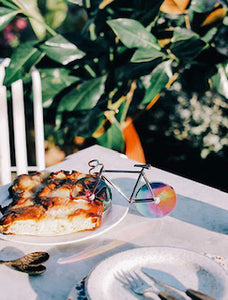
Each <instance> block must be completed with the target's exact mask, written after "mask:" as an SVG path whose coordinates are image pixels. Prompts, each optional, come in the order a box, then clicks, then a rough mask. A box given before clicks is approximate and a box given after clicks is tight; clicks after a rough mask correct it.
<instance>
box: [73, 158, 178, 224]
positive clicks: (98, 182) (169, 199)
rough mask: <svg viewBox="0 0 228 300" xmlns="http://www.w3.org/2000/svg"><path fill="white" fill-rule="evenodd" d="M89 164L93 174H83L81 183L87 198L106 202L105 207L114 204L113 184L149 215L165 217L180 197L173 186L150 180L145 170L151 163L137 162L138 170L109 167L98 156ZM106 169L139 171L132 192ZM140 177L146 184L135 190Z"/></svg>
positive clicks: (123, 171)
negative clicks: (108, 176)
mask: <svg viewBox="0 0 228 300" xmlns="http://www.w3.org/2000/svg"><path fill="white" fill-rule="evenodd" d="M88 165H89V167H90V170H89V174H91V177H85V178H82V179H80V180H78V183H79V184H81V185H82V186H83V188H84V192H85V191H86V197H87V199H88V200H91V201H93V200H98V201H102V202H104V211H106V210H107V209H108V208H109V207H110V205H111V200H112V193H111V189H110V187H112V188H114V189H115V190H116V191H117V192H118V193H119V194H120V195H121V196H122V197H123V198H124V199H125V200H127V202H128V203H129V204H135V206H136V209H137V210H138V211H139V212H140V213H141V214H142V215H144V216H146V217H151V218H158V217H163V216H165V215H168V214H169V213H170V212H171V211H172V210H173V209H174V208H175V206H176V201H177V197H176V193H175V191H174V189H173V188H172V187H171V186H169V185H167V184H165V183H162V182H149V181H148V179H147V177H146V174H145V169H149V168H150V167H151V166H150V165H148V164H135V165H134V167H136V168H140V169H139V170H108V169H104V165H103V164H102V163H100V162H99V161H98V160H97V159H93V160H91V161H89V163H88ZM96 170H97V171H96ZM104 173H134V174H138V177H137V179H136V182H135V184H134V186H133V189H132V192H131V196H130V197H128V196H126V195H125V194H124V193H123V192H122V191H121V189H120V188H119V187H118V186H117V185H116V184H114V183H113V182H112V181H111V180H110V179H108V178H107V177H106V176H105V175H104ZM141 178H143V179H144V181H145V184H144V185H143V186H141V187H140V188H139V189H138V190H136V189H137V186H138V184H139V182H140V179H141Z"/></svg>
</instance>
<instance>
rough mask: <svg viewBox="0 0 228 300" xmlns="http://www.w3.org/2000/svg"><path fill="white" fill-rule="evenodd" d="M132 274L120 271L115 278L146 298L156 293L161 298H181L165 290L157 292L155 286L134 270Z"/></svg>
mask: <svg viewBox="0 0 228 300" xmlns="http://www.w3.org/2000/svg"><path fill="white" fill-rule="evenodd" d="M133 274H134V275H133ZM133 274H132V273H126V272H121V273H118V277H117V279H118V280H119V281H120V282H121V283H122V284H124V285H125V286H128V287H129V288H130V289H131V290H132V291H133V292H135V293H136V294H139V295H143V296H144V297H146V298H151V296H152V297H153V296H155V295H157V296H158V297H159V298H160V299H162V300H179V299H181V298H176V297H174V296H172V295H169V294H167V293H166V292H159V290H158V289H157V288H156V287H152V286H151V285H149V284H148V283H147V282H146V281H145V280H144V279H143V278H142V277H141V276H139V274H137V273H136V272H133ZM182 299H183V298H182Z"/></svg>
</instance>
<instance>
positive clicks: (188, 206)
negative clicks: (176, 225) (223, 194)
mask: <svg viewBox="0 0 228 300" xmlns="http://www.w3.org/2000/svg"><path fill="white" fill-rule="evenodd" d="M215 201H216V200H215ZM170 216H172V217H174V218H176V219H179V220H181V221H184V222H187V223H190V224H193V225H196V226H200V227H202V228H206V229H208V230H211V231H215V232H219V233H223V234H227V233H228V217H227V216H228V213H227V210H225V209H222V208H219V207H216V206H214V205H211V204H208V203H205V202H202V201H199V200H196V199H192V198H188V197H185V196H182V195H177V205H176V208H175V209H174V211H173V212H172V213H171V214H170Z"/></svg>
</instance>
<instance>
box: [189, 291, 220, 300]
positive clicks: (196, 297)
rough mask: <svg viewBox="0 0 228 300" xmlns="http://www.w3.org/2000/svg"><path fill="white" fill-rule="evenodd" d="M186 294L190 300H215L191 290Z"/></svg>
mask: <svg viewBox="0 0 228 300" xmlns="http://www.w3.org/2000/svg"><path fill="white" fill-rule="evenodd" d="M186 294H187V295H188V296H189V297H190V298H192V299H193V300H215V298H212V297H210V296H208V295H205V294H203V293H201V292H198V291H195V290H192V289H188V290H187V291H186Z"/></svg>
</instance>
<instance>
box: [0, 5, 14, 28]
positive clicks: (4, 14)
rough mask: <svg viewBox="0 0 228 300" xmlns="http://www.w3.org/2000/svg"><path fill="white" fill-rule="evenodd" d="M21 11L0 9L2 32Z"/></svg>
mask: <svg viewBox="0 0 228 300" xmlns="http://www.w3.org/2000/svg"><path fill="white" fill-rule="evenodd" d="M18 12H19V10H13V9H8V8H5V7H0V30H2V29H4V28H5V26H6V25H7V24H9V23H10V21H11V20H13V19H14V17H15V16H16V15H17V14H18Z"/></svg>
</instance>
